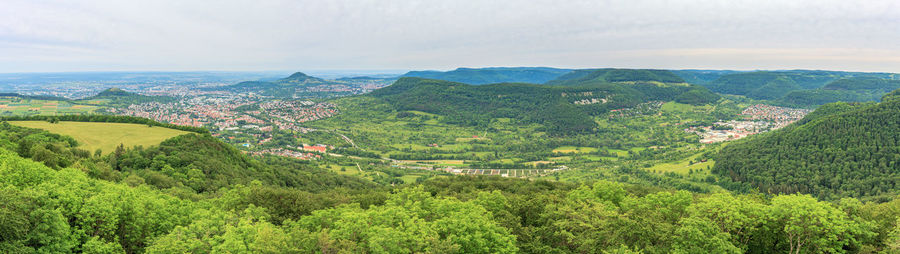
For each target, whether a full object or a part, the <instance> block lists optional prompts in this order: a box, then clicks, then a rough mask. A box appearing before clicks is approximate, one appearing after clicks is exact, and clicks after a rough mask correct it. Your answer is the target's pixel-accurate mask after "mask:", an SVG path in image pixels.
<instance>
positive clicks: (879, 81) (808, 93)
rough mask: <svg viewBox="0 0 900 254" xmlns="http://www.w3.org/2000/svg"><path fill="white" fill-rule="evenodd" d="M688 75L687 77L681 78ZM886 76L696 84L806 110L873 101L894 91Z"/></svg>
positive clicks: (805, 74)
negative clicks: (829, 104) (840, 103)
mask: <svg viewBox="0 0 900 254" xmlns="http://www.w3.org/2000/svg"><path fill="white" fill-rule="evenodd" d="M683 75H687V74H683ZM894 78H896V77H895V76H894V75H893V74H889V73H860V72H839V71H803V70H797V71H756V72H738V73H731V74H726V75H722V76H720V77H718V78H717V79H715V80H713V81H711V82H707V83H698V84H701V85H703V86H706V87H708V88H709V89H710V90H712V91H713V92H717V93H724V94H735V95H743V96H747V97H748V98H752V99H759V100H772V101H773V102H775V103H777V104H781V105H786V106H797V107H809V106H818V105H822V104H826V103H831V102H837V101H845V102H862V101H874V100H877V99H878V97H879V96H880V95H881V94H883V93H885V92H888V91H891V90H894V89H897V88H898V86H897V83H896V82H897V81H896V80H893V79H894Z"/></svg>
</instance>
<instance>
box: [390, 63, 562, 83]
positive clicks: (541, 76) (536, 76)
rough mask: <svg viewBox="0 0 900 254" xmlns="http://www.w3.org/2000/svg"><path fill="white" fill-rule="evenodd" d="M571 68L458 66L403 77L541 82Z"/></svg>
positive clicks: (475, 81) (468, 80)
mask: <svg viewBox="0 0 900 254" xmlns="http://www.w3.org/2000/svg"><path fill="white" fill-rule="evenodd" d="M570 71H571V70H568V69H556V68H547V67H494V68H458V69H456V70H452V71H410V72H407V73H406V74H403V76H401V77H415V78H428V79H440V80H447V81H453V82H460V83H466V84H470V85H484V84H494V83H533V84H541V83H544V82H547V81H550V80H553V79H555V78H557V77H559V76H560V75H563V74H566V73H568V72H570Z"/></svg>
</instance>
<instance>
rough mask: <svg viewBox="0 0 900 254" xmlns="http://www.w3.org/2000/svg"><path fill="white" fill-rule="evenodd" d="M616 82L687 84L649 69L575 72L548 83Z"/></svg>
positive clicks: (662, 71) (666, 74) (673, 74)
mask: <svg viewBox="0 0 900 254" xmlns="http://www.w3.org/2000/svg"><path fill="white" fill-rule="evenodd" d="M616 82H660V83H685V81H684V79H682V78H681V77H679V76H678V75H675V73H672V72H671V71H668V70H648V69H587V70H575V71H572V72H570V73H567V74H566V75H562V76H560V77H558V78H556V79H554V80H551V81H548V82H547V83H546V84H547V85H553V86H589V85H596V84H603V83H616Z"/></svg>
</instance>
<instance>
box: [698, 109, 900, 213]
mask: <svg viewBox="0 0 900 254" xmlns="http://www.w3.org/2000/svg"><path fill="white" fill-rule="evenodd" d="M885 98H886V99H885V101H883V102H881V103H877V104H848V103H835V104H829V105H826V106H823V107H821V108H819V109H818V110H816V111H815V112H813V113H812V114H810V115H808V116H807V117H806V119H803V120H801V121H800V122H798V123H797V124H794V125H792V126H789V127H786V128H784V129H782V130H778V131H774V132H772V133H768V134H764V135H760V136H759V137H755V138H750V139H748V140H746V141H741V142H736V143H735V144H732V145H729V146H726V147H725V148H724V149H723V150H722V151H721V153H720V154H719V157H718V159H717V160H716V165H715V166H714V167H713V170H712V172H713V173H715V174H717V175H720V176H723V177H727V178H729V179H731V180H732V181H734V182H739V183H743V184H747V185H748V186H746V187H752V188H758V189H759V190H761V191H763V192H772V193H795V192H801V193H810V194H813V195H815V196H817V197H819V198H823V199H837V198H840V197H882V198H893V197H894V196H896V194H897V188H898V187H900V185H898V184H900V170H898V169H900V100H897V99H891V98H890V97H889V96H885Z"/></svg>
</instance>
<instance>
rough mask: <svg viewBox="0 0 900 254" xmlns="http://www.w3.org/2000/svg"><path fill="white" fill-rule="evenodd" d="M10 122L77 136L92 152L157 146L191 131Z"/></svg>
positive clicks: (106, 152)
mask: <svg viewBox="0 0 900 254" xmlns="http://www.w3.org/2000/svg"><path fill="white" fill-rule="evenodd" d="M10 124H13V125H18V126H23V127H29V128H37V129H43V130H47V131H49V132H52V133H57V134H62V135H67V136H71V137H72V138H75V140H78V143H79V147H80V148H83V149H85V150H88V151H91V152H93V151H95V150H97V149H101V150H102V151H103V153H104V154H108V153H110V152H112V151H114V150H115V149H116V146H118V145H119V144H124V145H125V146H126V147H133V146H138V145H140V146H145V147H146V146H154V145H157V144H159V143H160V142H162V141H163V140H166V139H169V138H171V137H175V136H178V135H182V134H187V133H189V132H186V131H180V130H174V129H169V128H163V127H148V126H147V125H141V124H130V123H90V122H59V123H49V122H46V121H12V122H10Z"/></svg>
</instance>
